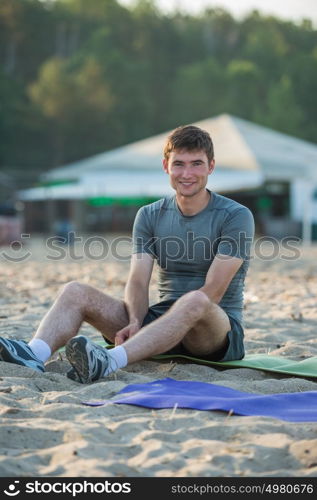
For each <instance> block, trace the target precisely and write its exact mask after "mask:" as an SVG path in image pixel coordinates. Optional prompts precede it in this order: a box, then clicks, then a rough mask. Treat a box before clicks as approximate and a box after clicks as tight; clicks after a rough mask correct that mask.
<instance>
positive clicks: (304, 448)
mask: <svg viewBox="0 0 317 500" xmlns="http://www.w3.org/2000/svg"><path fill="white" fill-rule="evenodd" d="M112 238H114V235H113V236H112ZM42 243H43V242H42V240H41V239H36V238H33V239H31V241H30V242H29V243H28V246H26V247H25V248H24V249H21V250H19V249H15V250H13V249H6V248H2V249H0V256H1V258H0V267H1V274H0V276H1V278H0V280H1V281H0V335H3V336H8V337H11V338H22V339H25V340H29V339H30V337H31V335H32V333H33V332H34V331H35V329H36V328H37V326H38V324H39V322H40V320H41V318H42V317H43V315H44V314H45V312H46V311H47V310H48V308H49V307H50V305H51V304H52V302H53V300H54V298H55V297H56V294H57V292H58V290H59V289H60V287H61V286H62V285H63V284H64V283H66V282H68V281H71V280H79V281H82V282H85V283H89V284H91V285H93V286H96V287H98V288H100V289H101V290H104V291H107V292H108V293H112V294H113V295H114V296H117V297H122V294H123V288H124V284H125V280H126V277H127V273H128V265H129V263H128V259H127V258H125V260H124V261H118V260H116V259H114V258H113V257H112V256H108V257H107V258H106V259H97V258H92V255H90V256H89V255H88V256H87V255H86V256H84V255H83V253H80V251H79V253H78V255H81V256H82V258H78V259H77V260H74V259H73V258H71V257H70V256H69V255H68V254H67V255H66V256H65V257H64V258H63V259H62V260H57V261H54V260H50V259H48V253H49V255H52V254H53V252H52V251H50V252H47V248H46V249H45V248H44V247H43V244H42ZM78 248H79V250H80V247H78ZM265 248H267V253H266V254H265V252H264V251H263V252H262V255H259V252H257V254H254V255H253V258H252V260H251V265H250V270H249V273H248V276H247V280H246V289H245V311H244V318H245V336H246V351H247V353H249V354H251V353H267V354H268V355H279V356H285V357H288V358H290V359H294V360H301V359H304V358H307V357H310V356H317V336H316V332H317V308H316V296H317V280H316V275H317V267H316V258H317V246H316V244H315V245H313V246H312V247H311V248H301V247H298V249H297V253H298V255H297V258H295V259H293V260H287V259H285V255H286V256H288V257H289V255H290V253H289V254H287V252H286V253H285V252H283V250H282V249H279V250H278V252H277V255H275V256H274V257H273V256H271V257H272V258H271V259H268V258H267V256H270V253H271V250H270V248H269V247H265ZM127 249H128V246H127V247H125V250H127ZM26 251H28V252H29V251H30V253H31V254H32V255H30V256H28V257H27V258H25V259H24V260H23V259H21V261H20V262H12V261H10V260H8V256H9V258H12V257H14V258H15V259H16V258H17V257H20V256H21V257H23V256H24V255H25V253H26ZM98 251H99V250H98ZM4 252H6V256H5V255H4ZM97 253H98V252H97ZM99 254H100V251H99ZM284 254H285V255H284ZM78 255H77V257H78ZM125 255H126V256H127V255H128V251H127V252H126V254H125ZM155 285H156V276H155V275H154V277H153V280H152V282H151V300H152V301H154V300H155V298H156V289H155ZM81 332H82V333H84V334H86V335H89V336H91V337H92V338H93V339H96V340H97V339H100V335H99V333H98V332H96V331H95V330H94V329H93V328H92V327H90V326H89V325H87V324H86V325H83V327H82V329H81ZM68 368H69V364H68V362H67V360H66V359H65V357H64V355H63V353H58V354H56V355H55V356H53V358H52V359H51V360H50V361H49V362H48V363H47V371H46V373H44V374H39V373H36V372H34V371H32V370H30V369H27V368H24V367H21V366H17V365H13V364H9V363H4V362H1V363H0V413H1V423H0V476H1V477H9V476H19V477H44V476H45V477H46V476H51V477H63V476H65V477H240V476H241V477H254V476H256V477H260V476H272V477H303V476H305V477H306V476H307V477H313V476H314V477H315V476H316V475H317V452H316V450H317V439H316V438H317V433H316V431H317V423H290V422H286V421H283V420H279V419H275V418H267V417H265V418H264V417H244V416H236V415H232V414H230V413H229V414H228V413H226V412H220V411H217V412H216V411H196V410H184V409H180V408H176V409H175V408H174V409H162V410H151V409H146V408H141V407H136V406H129V405H108V406H102V407H95V408H92V407H87V406H84V405H83V404H82V401H84V400H100V399H108V398H110V399H111V398H113V397H114V396H115V394H116V393H117V392H118V391H119V390H120V389H122V388H123V387H125V386H126V385H127V384H131V383H141V382H147V381H153V380H155V379H159V378H165V377H172V378H174V379H177V380H198V381H203V382H210V383H215V384H220V385H224V386H227V387H232V388H234V389H238V390H243V391H248V392H255V393H261V394H270V393H279V392H295V391H308V390H317V381H316V379H315V381H314V380H313V379H306V378H299V377H292V376H284V375H277V374H272V373H268V372H266V373H265V372H263V371H258V370H252V369H227V370H219V369H215V368H211V367H207V366H202V365H198V364H192V363H177V362H174V361H173V362H165V363H162V362H155V361H152V360H147V361H143V362H142V363H137V364H134V365H131V366H129V367H127V368H125V369H123V370H120V371H118V372H117V373H116V374H115V375H113V376H111V377H110V378H109V379H107V380H104V381H100V382H97V383H95V384H89V385H81V384H78V383H76V382H73V381H71V380H69V379H68V378H66V376H65V373H66V371H67V370H68Z"/></svg>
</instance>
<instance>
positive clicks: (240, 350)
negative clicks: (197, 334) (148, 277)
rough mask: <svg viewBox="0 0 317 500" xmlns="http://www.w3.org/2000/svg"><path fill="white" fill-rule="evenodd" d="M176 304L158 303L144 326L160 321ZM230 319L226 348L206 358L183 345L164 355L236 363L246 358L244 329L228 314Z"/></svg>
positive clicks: (146, 317) (152, 307)
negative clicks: (181, 355) (191, 351)
mask: <svg viewBox="0 0 317 500" xmlns="http://www.w3.org/2000/svg"><path fill="white" fill-rule="evenodd" d="M174 302H176V300H174V299H169V300H163V301H162V302H158V303H157V304H154V305H152V306H151V307H149V309H148V312H147V313H146V315H145V317H144V320H143V323H142V326H145V325H148V324H149V323H152V321H154V320H156V319H158V318H159V317H160V316H162V314H164V313H166V312H167V311H168V310H169V308H170V307H171V306H172V305H173V304H174ZM228 318H229V321H230V326H231V329H230V330H229V332H228V333H227V343H226V346H225V347H223V348H221V349H219V350H218V351H215V352H213V353H211V354H209V355H204V356H195V355H194V354H192V353H190V352H189V351H188V350H187V349H186V348H185V347H184V346H183V344H182V343H180V344H178V345H176V346H175V347H173V349H170V350H169V351H166V352H164V353H162V354H184V355H186V356H191V357H197V358H199V359H206V360H209V361H234V360H237V359H242V358H243V357H244V354H245V352H244V344H243V339H244V332H243V327H242V325H241V324H240V323H239V321H238V320H236V319H235V318H233V317H231V316H230V315H229V314H228Z"/></svg>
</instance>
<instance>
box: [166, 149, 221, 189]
mask: <svg viewBox="0 0 317 500" xmlns="http://www.w3.org/2000/svg"><path fill="white" fill-rule="evenodd" d="M163 168H164V171H165V172H166V173H167V174H168V175H169V177H170V183H171V186H172V188H174V189H175V191H176V193H177V194H178V195H180V196H186V197H192V196H195V195H196V194H198V193H199V192H200V191H202V190H204V189H205V187H206V184H207V181H208V175H210V174H211V172H212V171H213V169H214V168H215V160H212V161H209V160H208V158H207V155H206V153H205V151H201V150H197V151H187V150H179V151H172V152H171V153H170V157H169V159H168V160H166V159H164V160H163Z"/></svg>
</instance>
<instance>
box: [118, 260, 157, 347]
mask: <svg viewBox="0 0 317 500" xmlns="http://www.w3.org/2000/svg"><path fill="white" fill-rule="evenodd" d="M153 264H154V259H153V257H152V256H151V255H149V254H148V253H136V254H132V257H131V265H130V272H129V276H128V281H127V284H126V287H125V291H124V302H125V305H126V308H127V312H128V315H129V324H128V325H127V326H126V327H125V328H122V330H119V332H117V334H116V338H115V343H116V345H120V344H122V343H123V342H125V341H126V340H127V339H128V338H130V337H132V336H133V335H134V334H135V333H137V332H138V331H139V330H140V328H141V325H142V321H143V319H144V316H145V315H146V313H147V310H148V307H149V284H150V279H151V275H152V270H153Z"/></svg>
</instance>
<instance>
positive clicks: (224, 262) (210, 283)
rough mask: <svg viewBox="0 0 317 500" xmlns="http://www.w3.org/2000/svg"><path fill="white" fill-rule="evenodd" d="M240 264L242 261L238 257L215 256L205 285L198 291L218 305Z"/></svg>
mask: <svg viewBox="0 0 317 500" xmlns="http://www.w3.org/2000/svg"><path fill="white" fill-rule="evenodd" d="M242 263H243V259H240V258H238V257H231V256H230V255H222V254H218V255H216V257H215V258H214V260H213V262H212V264H211V266H210V268H209V270H208V273H207V276H206V281H205V284H204V285H203V286H202V287H201V288H199V290H201V291H202V292H205V294H206V295H207V296H208V297H209V299H210V300H211V301H212V302H215V303H216V304H218V303H219V302H220V301H221V299H222V297H223V296H224V294H225V292H226V290H227V288H228V286H229V284H230V282H231V280H232V278H233V277H234V275H235V274H236V272H237V271H238V269H239V267H240V266H241V265H242Z"/></svg>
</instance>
